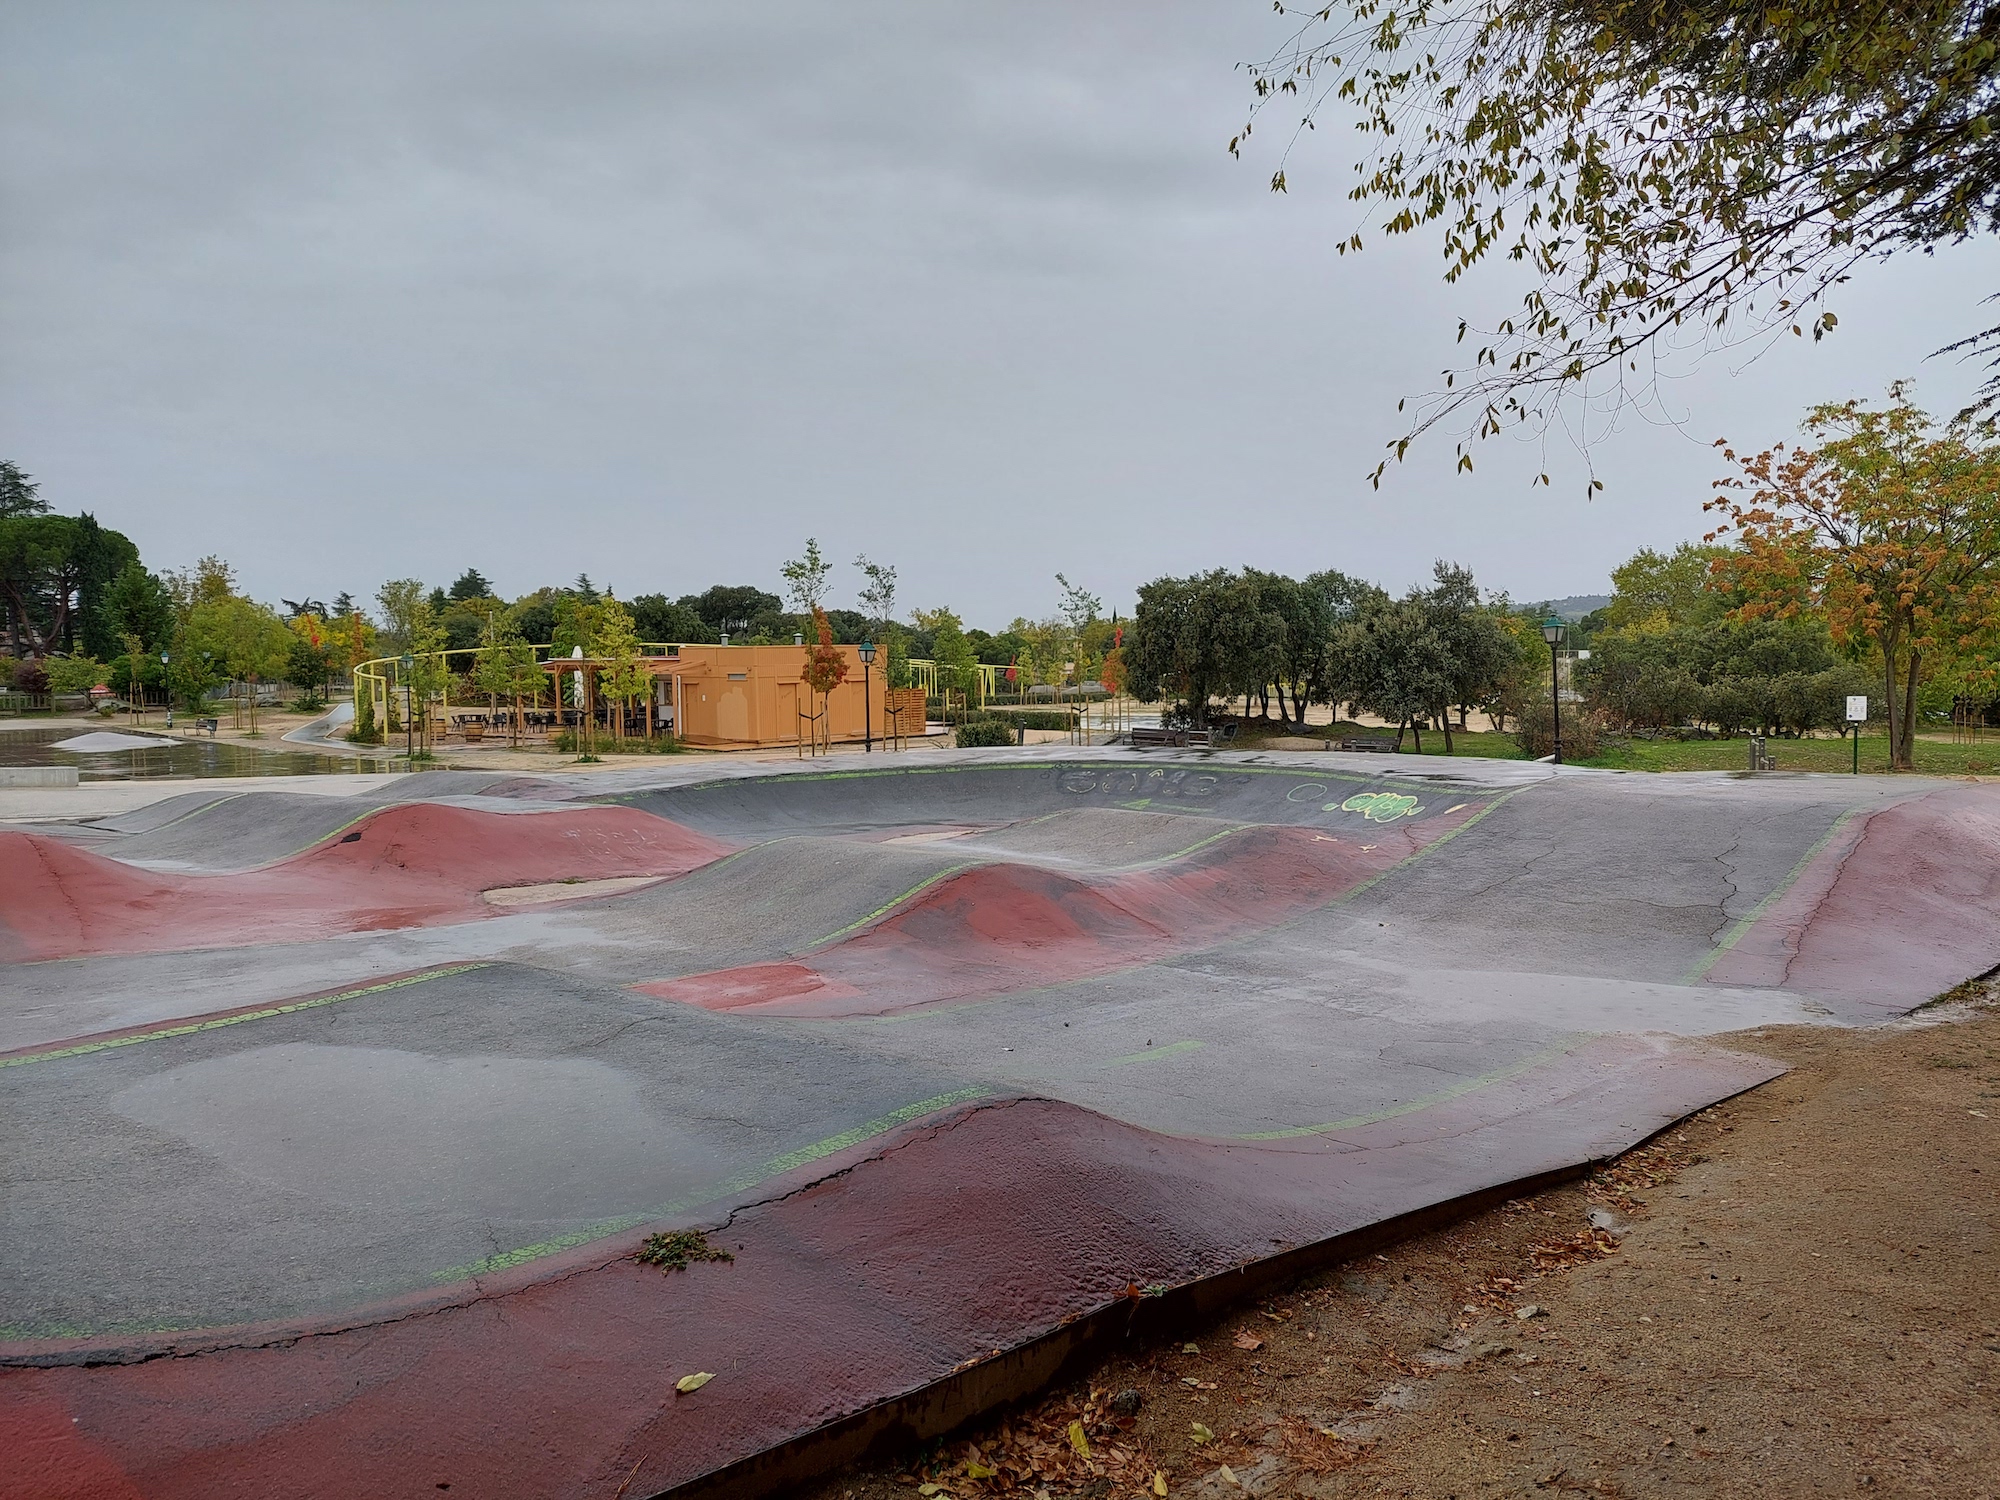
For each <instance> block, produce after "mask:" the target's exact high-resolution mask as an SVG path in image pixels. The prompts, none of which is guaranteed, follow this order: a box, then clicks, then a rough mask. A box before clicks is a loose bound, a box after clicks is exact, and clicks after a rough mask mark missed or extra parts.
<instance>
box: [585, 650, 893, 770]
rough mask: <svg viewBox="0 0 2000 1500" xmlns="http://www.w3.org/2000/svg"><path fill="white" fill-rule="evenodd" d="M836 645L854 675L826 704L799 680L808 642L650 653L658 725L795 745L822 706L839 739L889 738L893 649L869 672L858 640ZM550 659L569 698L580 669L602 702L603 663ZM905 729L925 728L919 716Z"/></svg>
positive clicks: (724, 739) (714, 737) (686, 734)
mask: <svg viewBox="0 0 2000 1500" xmlns="http://www.w3.org/2000/svg"><path fill="white" fill-rule="evenodd" d="M834 649H835V650H837V651H838V652H840V654H841V655H842V656H844V657H846V658H847V680H846V681H845V682H843V683H841V685H840V686H839V687H837V688H835V689H834V690H833V691H832V692H831V693H829V694H827V696H826V700H825V702H824V703H823V704H822V703H821V702H820V701H819V699H818V695H816V694H815V693H814V692H813V691H812V689H811V688H809V687H807V686H806V685H805V683H804V682H802V681H801V680H800V679H801V676H802V674H803V673H804V671H805V665H806V654H805V648H804V647H802V646H669V647H667V648H666V652H667V654H666V655H664V656H648V657H646V658H645V664H646V666H647V668H648V669H649V670H650V671H651V672H652V674H653V693H652V711H653V724H654V727H655V728H656V729H659V730H664V731H666V732H669V733H672V734H674V735H677V736H678V737H679V738H680V739H682V740H684V741H685V742H687V743H688V744H690V745H711V746H722V745H773V746H775V745H796V744H798V743H800V742H801V741H802V740H807V739H810V738H811V736H812V725H811V723H810V722H809V721H808V720H807V718H806V717H805V716H806V715H808V714H814V713H819V712H821V711H822V710H823V711H824V712H825V713H826V715H827V718H828V726H827V732H828V736H829V738H831V739H833V740H835V741H853V742H854V743H856V744H859V743H861V741H862V739H863V737H864V736H866V735H869V734H872V735H873V736H874V738H876V739H878V740H879V739H882V738H883V737H884V736H885V735H886V734H887V732H888V730H889V720H888V716H887V713H886V708H887V696H888V676H887V673H886V672H885V671H884V670H883V669H884V667H885V666H886V665H887V663H886V662H885V661H884V657H885V656H886V655H887V653H886V652H884V653H879V654H878V655H877V656H876V658H875V665H874V666H873V667H872V668H870V669H868V670H866V671H864V670H863V667H862V662H861V648H860V647H859V646H836V647H835V648H834ZM547 666H548V669H549V670H550V671H551V672H553V673H555V674H556V675H557V677H558V679H559V680H558V684H557V685H558V687H559V688H560V690H561V699H562V702H563V703H564V704H565V705H568V704H572V703H574V702H575V701H576V698H575V696H574V692H575V690H574V688H573V686H572V682H573V680H574V677H575V674H576V673H577V671H578V670H581V671H582V672H583V674H584V677H585V690H586V691H587V692H588V693H589V695H590V698H591V700H592V701H593V702H594V701H595V699H596V695H597V680H596V679H597V673H598V670H599V669H600V668H601V666H602V663H600V662H595V661H587V660H581V659H575V658H570V659H565V658H562V657H556V658H553V659H551V660H550V661H549V662H548V663H547ZM864 684H865V693H864ZM904 717H905V718H906V719H907V718H908V717H909V716H908V713H907V711H906V712H905V714H904ZM917 717H918V718H919V719H921V717H922V715H921V714H919V715H918V716H917ZM901 728H902V732H903V733H904V734H922V733H923V730H924V726H923V725H922V724H921V723H917V722H908V723H904V724H903V725H902V726H901Z"/></svg>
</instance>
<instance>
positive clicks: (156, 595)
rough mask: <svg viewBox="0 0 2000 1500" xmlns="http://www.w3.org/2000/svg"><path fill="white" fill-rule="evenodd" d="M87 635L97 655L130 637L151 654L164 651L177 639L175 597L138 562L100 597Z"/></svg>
mask: <svg viewBox="0 0 2000 1500" xmlns="http://www.w3.org/2000/svg"><path fill="white" fill-rule="evenodd" d="M83 635H84V643H85V646H86V648H87V649H89V650H90V651H91V652H92V653H93V654H99V653H102V652H103V651H104V650H105V648H106V645H107V644H108V643H109V642H112V641H122V640H124V638H125V637H126V636H128V635H131V636H137V637H138V638H139V640H140V642H141V643H142V644H143V646H144V649H146V650H147V651H149V652H158V651H161V650H164V649H166V648H167V647H168V646H169V645H171V644H172V641H173V636H174V601H173V596H172V595H171V594H170V593H168V591H167V587H166V585H165V584H164V583H162V582H161V581H160V580H159V579H158V578H157V577H155V576H154V575H153V574H152V573H150V572H148V571H147V570H146V568H145V567H144V566H143V565H142V564H141V563H140V562H139V561H138V560H137V559H136V558H135V559H134V560H133V561H131V562H129V563H127V564H126V565H125V566H124V567H123V568H122V569H120V570H119V573H118V576H117V577H116V578H114V579H112V580H111V584H110V586H109V587H108V588H106V589H105V590H104V592H103V594H102V595H101V596H100V597H99V599H98V601H97V608H96V610H95V611H94V612H93V618H92V619H91V621H90V628H89V629H88V630H86V631H84V632H83Z"/></svg>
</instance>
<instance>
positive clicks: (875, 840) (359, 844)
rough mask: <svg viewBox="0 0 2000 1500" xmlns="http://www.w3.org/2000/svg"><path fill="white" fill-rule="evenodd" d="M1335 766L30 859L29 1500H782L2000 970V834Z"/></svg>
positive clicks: (624, 776)
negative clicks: (688, 1497) (670, 1260)
mask: <svg viewBox="0 0 2000 1500" xmlns="http://www.w3.org/2000/svg"><path fill="white" fill-rule="evenodd" d="M1328 759H1331V757H1329V758H1328ZM1346 765H1347V763H1346V762H1345V761H1343V762H1342V763H1341V765H1340V767H1339V768H1337V769H1331V770H1325V769H1320V768H1319V767H1317V766H1314V767H1309V768H1308V769H1309V770H1310V771H1311V774H1306V773H1305V772H1304V771H1301V770H1300V769H1299V764H1298V761H1297V760H1296V759H1293V760H1291V761H1290V762H1289V763H1287V762H1285V761H1284V760H1282V759H1281V758H1277V757H1270V758H1265V757H1257V756H1248V755H1230V754H1218V755H1190V754H1177V753H1171V752H1168V753H1162V754H1159V755H1157V756H1153V757H1133V756H1131V755H1129V754H1121V753H1118V752H1093V751H1068V752H1064V753H1061V754H1055V753H1048V752H1045V753H1040V754H1038V753H1036V752H1033V751H1028V752H1020V751H1016V752H997V753H991V754H981V753H977V752H961V753H956V754H950V755H936V754H926V755H924V756H921V757H896V758H887V757H875V758H873V759H872V760H864V759H862V758H860V757H849V758H845V759H843V760H841V761H837V762H831V763H821V765H819V766H817V767H802V768H800V769H799V770H797V771H796V772H792V771H785V772H781V773H777V774H773V773H769V772H768V770H766V769H763V768H760V769H758V770H757V771H756V772H754V773H751V774H745V773H744V772H742V771H732V770H730V769H728V768H721V769H718V768H717V766H716V765H715V764H714V763H710V764H708V765H706V766H703V765H682V764H672V765H668V766H665V767H663V768H661V769H658V770H651V769H649V770H647V771H645V772H643V773H617V774H615V775H610V776H607V775H597V776H592V777H583V776H578V777H575V778H573V779H566V778H561V777H551V778H544V779H537V780H526V779H523V778H519V777H514V778H505V779H502V778H481V777H476V776H452V777H449V778H446V777H437V778H427V777H419V778H409V779H406V781H404V782H403V783H400V784H398V785H397V786H395V787H393V788H391V789H390V790H389V791H388V792H385V793H380V794H376V795H374V796H371V797H369V798H366V799H360V798H356V799H349V798H342V797H333V796H303V795H290V794H281V793H246V794H240V795H235V796H231V795H227V794H226V793H221V792H218V793H214V794H209V793H206V792H198V793H196V794H194V795H191V796H187V797H182V798H176V799H174V800H173V801H172V802H171V803H162V804H159V805H158V806H156V807H155V808H153V809H148V810H143V811H142V812H140V813H137V814H128V815H126V816H125V817H123V818H121V819H117V820H106V821H105V822H102V823H97V824H85V825H80V826H68V827H62V828H50V827H30V826H22V827H16V828H6V829H0V965H4V967H0V1132H4V1134H5V1138H6V1139H7V1140H8V1141H9V1142H10V1149H9V1151H8V1152H7V1153H5V1165H4V1171H5V1173H6V1176H5V1179H4V1205H3V1206H0V1500H13V1497H24V1500H25V1497H29V1496H33V1497H38V1500H41V1497H51V1496H144V1497H180V1496H187V1497H196V1496H200V1497H212V1496H237V1495H241V1496H253V1495H254V1496H267V1495H271V1494H280V1493H282V1494H286V1495H312V1496H327V1497H335V1496H342V1497H344V1496H351V1495H355V1494H370V1495H392V1496H393V1495H406V1494H407V1495H417V1494H423V1495H432V1496H434V1495H436V1494H439V1493H442V1492H444V1489H445V1487H446V1486H449V1488H450V1489H451V1490H453V1491H459V1492H471V1493H475V1494H479V1495H484V1496H500V1497H509V1496H550V1495H581V1496H605V1497H611V1496H614V1495H618V1494H621V1493H622V1494H629V1495H657V1494H667V1493H677V1492H678V1493H688V1494H693V1493H708V1492H715V1493H724V1492H727V1493H740V1494H756V1493H767V1492H771V1491H773V1490H776V1489H780V1488H783V1487H785V1486H786V1485H789V1484H793V1483H796V1482H798V1481H799V1480H801V1479H802V1478H804V1477H806V1476H808V1475H810V1474H812V1473H815V1472H818V1471H820V1470H821V1469H823V1468H825V1467H827V1466H830V1465H832V1464H836V1463H839V1462H843V1461H846V1460H847V1459H850V1458H852V1457H855V1456H857V1455H858V1454H859V1453H861V1452H862V1451H864V1450H865V1449H867V1448H868V1446H869V1445H870V1444H872V1443H876V1442H879V1441H884V1440H887V1439H889V1438H892V1437H894V1438H902V1439H907V1438H908V1437H911V1436H921V1435H925V1434H929V1433H934V1432H939V1431H942V1430H945V1429H946V1428H948V1427H950V1426H952V1425H955V1424H956V1423H958V1422H960V1421H963V1420H965V1419H967V1418H969V1417H971V1416H973V1415H976V1414H977V1413H978V1412H979V1411H981V1410H983V1409H985V1408H986V1407H988V1406H990V1405H992V1404H993V1403H995V1402H998V1401H1002V1400H1006V1399H1009V1398H1011V1397H1013V1396H1016V1395H1020V1394H1023V1393H1025V1392H1026V1391H1028V1390H1031V1389H1032V1388H1034V1386H1035V1385H1036V1384H1037V1383H1039V1382H1040V1381H1042V1380H1045V1379H1047V1378H1048V1377H1049V1376H1050V1375H1051V1374H1052V1373H1053V1372H1054V1371H1055V1370H1056V1369H1057V1368H1059V1367H1060V1366H1061V1365H1062V1363H1063V1362H1064V1361H1065V1360H1069V1359H1073V1358H1077V1357H1080V1356H1082V1355H1084V1354H1087V1353H1090V1352H1092V1351H1094V1350H1099V1349H1103V1348H1105V1347H1109V1346H1112V1345H1115V1344H1116V1343H1117V1342H1118V1341H1120V1340H1125V1339H1131V1338H1135V1337H1142V1336H1146V1335H1148V1334H1151V1333H1154V1332H1158V1331H1162V1330H1165V1329H1167V1328H1170V1327H1171V1326H1173V1324H1174V1323H1175V1322H1176V1321H1177V1320H1181V1319H1185V1318H1187V1317H1189V1316H1191V1315H1194V1314H1196V1313H1199V1312H1201V1311H1204V1310H1206V1309H1209V1308H1212V1307H1214V1306H1217V1305H1220V1304H1221V1303H1222V1302H1224V1301H1226V1300H1228V1299H1230V1298H1233V1297H1237V1296H1241V1295H1243V1294H1245V1293H1246V1292H1249V1291H1252V1290H1255V1289H1256V1288H1258V1287H1260V1286H1263V1285H1267V1284H1269V1283H1270V1282H1271V1281H1273V1280H1275V1279H1279V1278H1283V1277H1287V1276H1290V1275H1293V1274H1296V1273H1297V1272H1298V1271H1300V1270H1302V1269H1305V1268H1307V1267H1309V1266H1311V1265H1313V1264H1316V1263H1320V1262H1323V1261H1326V1260H1328V1259H1332V1258H1341V1257H1345V1256H1348V1255H1352V1254H1354V1253H1356V1252H1357V1251H1358V1249H1359V1248H1361V1247H1362V1246H1364V1245H1366V1244H1370V1243H1374V1242H1376V1241H1377V1240H1380V1239H1382V1238H1385V1237H1392V1236H1394V1235H1396V1234H1400V1233H1405V1232H1408V1231H1409V1230H1410V1229H1411V1228H1412V1227H1414V1226H1416V1225H1419V1224H1422V1223H1425V1222H1429V1221H1430V1220H1431V1219H1434V1218H1435V1217H1437V1216H1439V1215H1444V1214H1452V1213H1458V1212H1462V1211H1464V1209H1465V1208H1466V1207H1467V1206H1468V1205H1470V1204H1473V1203H1477V1202H1479V1201H1482V1200H1483V1199H1484V1198H1486V1197H1489V1196H1492V1195H1496V1194H1508V1193H1512V1192H1516V1191H1519V1190H1521V1189H1522V1188H1523V1187H1524V1185H1528V1184H1534V1183H1539V1182H1543V1181H1547V1180H1550V1179H1552V1178H1554V1177H1559V1176H1561V1175H1563V1174H1566V1173H1571V1172H1575V1171H1578V1170H1581V1169H1583V1168H1585V1167H1587V1166H1588V1165H1589V1164H1591V1163H1593V1162H1596V1161H1599V1160H1602V1159H1603V1158H1605V1157H1607V1156H1610V1155H1613V1154H1615V1153H1617V1152H1619V1151H1622V1150H1624V1149H1627V1148H1628V1147H1630V1146H1631V1145H1633V1144H1635V1143H1637V1142H1639V1141H1641V1140H1643V1139H1645V1138H1646V1137H1647V1136H1649V1135H1651V1134H1653V1133H1655V1132H1656V1131H1658V1130H1660V1129H1662V1128H1664V1127H1665V1126H1666V1125H1668V1124H1670V1123H1672V1122H1673V1121H1674V1120H1676V1119H1679V1118H1681V1117H1683V1116H1685V1115H1686V1114H1688V1113H1690V1112H1692V1111H1694V1110H1696V1109H1699V1108H1701V1107H1703V1106H1705V1105H1707V1104H1709V1103H1712V1102H1714V1101H1715V1100H1717V1099H1720V1098H1723V1097H1726V1096H1728V1095H1730V1094H1732V1093H1735V1092H1737V1091H1739V1090H1742V1089H1745V1088H1749V1087H1753V1086H1755V1085H1756V1084H1758V1083H1761V1082H1763V1081H1766V1080H1767V1079H1769V1078H1771V1077H1773V1076H1775V1074H1776V1073H1777V1072H1778V1071H1779V1070H1778V1069H1777V1068H1776V1066H1775V1065H1774V1064H1772V1063H1771V1062H1769V1061H1768V1060H1766V1059H1763V1058H1760V1057H1757V1056H1755V1055H1752V1054H1751V1053H1748V1052H1745V1051H1743V1050H1740V1049H1738V1048H1729V1047H1722V1046H1718V1045H1716V1044H1714V1043H1712V1042H1710V1041H1707V1040H1705V1038H1707V1037H1710V1036H1713V1035H1716V1034H1719V1033H1724V1032H1734V1031H1740V1030H1742V1029H1744V1028H1746V1027H1752V1026H1756V1025H1759V1024H1765V1023H1771V1022H1780V1021H1788V1020H1818V1021H1822V1022H1825V1021H1838V1022H1848V1023H1866V1022H1870V1021H1875V1020H1879V1019H1882V1018H1886V1017H1891V1016H1894V1015H1897V1014H1900V1013H1902V1012H1905V1011H1907V1010H1909V1009H1911V1008H1913V1007H1915V1006H1917V1005H1920V1004H1923V1003H1924V1002H1926V1001H1927V1000H1929V999H1931V998H1932V997H1933V996H1934V995H1935V994H1937V993H1939V992H1940V991H1942V990H1944V989H1947V988H1949V987H1950V986H1951V985H1953V984H1955V983H1958V982H1959V981H1961V980H1963V979H1966V978H1968V977H1970V976H1972V975H1974V974H1978V973H1982V972H1985V971H1986V970H1988V969H1990V968H1992V967H1993V966H1994V965H1995V964H1996V963H2000V923H1996V922H1995V920H1994V918H1995V916H1996V915H2000V859H1996V855H2000V796H1996V794H1995V793H1994V792H1993V791H1992V790H1991V789H1989V788H1985V787H1980V786H1972V785H1962V784H1947V783H1936V782H1922V781H1916V780H1896V781H1887V780H1883V779H1880V778H1863V779H1854V778H1810V777H1760V778H1752V779H1743V778H1730V777H1720V776H1717V777H1682V778H1641V777H1628V776H1616V775H1611V774H1606V773H1592V772H1563V773H1549V772H1545V771H1543V770H1541V769H1539V768H1523V767H1519V766H1507V765H1500V764H1497V763H1480V762H1453V763H1451V764H1450V766H1449V768H1448V770H1447V771H1446V772H1445V773H1444V774H1433V775H1425V774H1420V773H1418V772H1416V771H1414V770H1413V771H1411V772H1408V773H1405V774H1402V775H1389V774H1373V773H1375V772H1376V771H1378V769H1379V768H1378V767H1375V766H1369V767H1366V768H1364V769H1359V770H1355V771H1352V772H1350V771H1348V770H1347V769H1346ZM1391 769H1395V770H1400V769H1401V768H1400V767H1392V768H1391ZM597 881H615V882H619V884H618V885H616V886H614V887H598V886H595V885H593V884H591V883H592V882H597ZM579 892H581V893H582V894H581V895H580V896H579V895H578V893H579ZM507 893H512V894H511V895H508V894H507ZM503 897H505V898H506V899H502V898H503ZM678 1228H695V1229H701V1230H703V1231H705V1232H706V1233H707V1234H708V1235H709V1237H710V1240H711V1242H712V1243H713V1244H715V1245H716V1246H718V1247H721V1248H724V1249H726V1250H728V1252H729V1253H730V1254H731V1255H733V1257H734V1259H733V1260H731V1261H729V1262H726V1263H701V1264H696V1265H695V1266H693V1267H691V1268H690V1269H688V1270H686V1271H681V1272H675V1273H672V1274H665V1273H662V1272H660V1271H658V1270H655V1269H652V1268H649V1267H646V1266H644V1265H642V1264H640V1263H639V1261H638V1260H637V1259H636V1252H637V1251H638V1249H639V1247H640V1245H641V1243H642V1241H643V1240H644V1239H645V1238H646V1237H647V1236H648V1235H650V1234H652V1233H655V1232H658V1231H661V1230H664V1229H678ZM694 1373H709V1374H711V1375H712V1376H713V1378H712V1379H711V1380H709V1381H707V1382H706V1383H704V1384H702V1385H701V1386H700V1388H699V1389H698V1390H695V1391H693V1392H692V1393H689V1394H685V1395H682V1394H678V1393H677V1392H676V1389H675V1382H676V1380H677V1379H678V1378H679V1377H680V1376H683V1375H687V1374H694ZM621 1487H622V1489H621Z"/></svg>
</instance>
